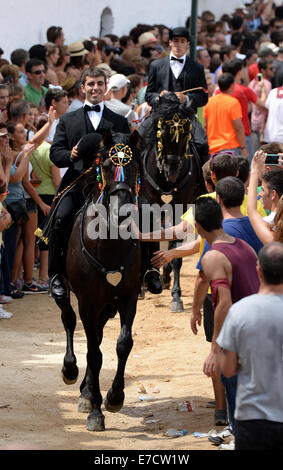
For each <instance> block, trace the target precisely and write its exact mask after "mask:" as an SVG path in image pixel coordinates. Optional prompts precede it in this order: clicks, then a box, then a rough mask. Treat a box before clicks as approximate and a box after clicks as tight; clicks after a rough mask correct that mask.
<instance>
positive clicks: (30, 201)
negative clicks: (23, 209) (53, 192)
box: [26, 197, 37, 213]
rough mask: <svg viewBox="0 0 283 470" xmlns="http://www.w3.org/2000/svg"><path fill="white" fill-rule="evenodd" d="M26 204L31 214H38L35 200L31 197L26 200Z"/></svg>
mask: <svg viewBox="0 0 283 470" xmlns="http://www.w3.org/2000/svg"><path fill="white" fill-rule="evenodd" d="M26 203H27V211H28V212H29V213H36V212H37V204H36V202H35V200H34V199H32V198H31V197H27V198H26Z"/></svg>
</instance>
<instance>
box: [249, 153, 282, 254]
mask: <svg viewBox="0 0 283 470" xmlns="http://www.w3.org/2000/svg"><path fill="white" fill-rule="evenodd" d="M266 157H267V154H266V153H265V152H264V151H263V150H258V151H257V152H256V153H255V155H254V157H253V159H252V164H251V175H250V183H249V192H248V202H247V212H248V216H249V219H250V222H251V224H252V226H253V229H254V231H255V233H256V235H257V236H258V238H259V239H260V241H261V242H262V243H263V244H264V245H265V244H267V243H270V242H273V241H279V242H281V243H283V167H282V169H281V168H276V169H274V170H272V171H267V172H266V168H265V162H266ZM278 161H279V162H280V160H279V158H278ZM259 180H261V182H262V186H261V191H260V196H261V200H262V203H263V207H264V209H265V210H270V211H271V214H272V215H273V217H272V219H271V220H269V223H267V221H265V220H264V219H263V218H262V217H261V215H260V214H259V213H258V211H257V209H256V206H257V197H258V194H257V189H258V183H259Z"/></svg>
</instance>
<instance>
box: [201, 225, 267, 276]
mask: <svg viewBox="0 0 283 470" xmlns="http://www.w3.org/2000/svg"><path fill="white" fill-rule="evenodd" d="M222 227H223V229H224V231H225V232H226V233H227V234H228V235H231V237H235V238H240V239H241V240H244V241H245V242H247V243H248V244H249V245H250V246H251V247H252V248H253V249H254V250H255V252H256V253H258V252H259V250H260V249H261V248H262V246H263V244H262V243H261V241H260V240H259V239H258V237H257V236H256V233H255V231H254V229H253V227H252V225H251V223H250V220H249V218H248V217H247V216H245V217H239V218H236V219H225V220H223V223H222ZM209 248H210V246H209V244H208V243H207V241H206V240H205V242H204V247H203V252H202V255H201V257H200V259H199V261H198V264H197V266H196V268H197V269H199V270H201V271H202V265H201V260H202V258H203V256H204V255H205V253H206V252H207V251H208V250H209Z"/></svg>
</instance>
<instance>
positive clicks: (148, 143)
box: [140, 93, 209, 312]
mask: <svg viewBox="0 0 283 470" xmlns="http://www.w3.org/2000/svg"><path fill="white" fill-rule="evenodd" d="M141 135H142V137H143V139H144V140H145V150H144V151H143V152H142V155H141V190H140V204H150V205H153V204H157V205H158V206H162V205H164V204H170V206H171V207H173V208H176V207H177V206H178V215H177V213H175V212H174V211H173V217H172V218H171V221H170V222H171V224H172V225H176V224H178V223H180V214H183V213H184V212H185V211H186V210H187V205H188V204H190V203H192V202H193V201H194V199H196V198H197V197H198V196H199V195H200V194H204V193H206V188H205V184H204V180H203V175H202V165H203V164H204V163H205V161H206V160H207V158H208V154H209V148H208V144H207V138H206V134H205V132H204V131H203V129H202V128H201V127H200V124H199V123H198V122H197V121H196V119H195V117H194V111H193V110H192V109H191V108H190V106H189V104H181V103H180V101H179V99H178V98H177V96H176V95H175V93H166V94H164V95H163V96H162V97H160V98H159V100H158V101H157V102H156V103H155V105H154V106H153V109H152V111H151V114H150V116H149V118H148V119H147V120H145V122H144V126H142V127H141ZM153 217H154V214H153ZM176 217H177V218H176ZM176 243H177V242H170V244H169V247H170V248H171V247H173V246H174V245H176ZM142 248H143V260H147V261H148V260H150V259H151V257H152V254H153V252H154V251H157V250H158V249H159V245H158V244H155V243H152V242H150V243H143V244H142ZM181 265H182V260H181V258H178V259H174V260H173V261H172V262H171V263H170V265H167V266H166V267H164V271H163V272H164V280H168V279H169V280H170V272H171V271H172V270H173V272H174V284H173V287H172V291H171V293H172V303H171V311H172V312H179V311H182V310H183V303H182V301H181V288H180V269H181ZM147 269H148V270H150V265H149V264H147V265H145V266H144V267H143V272H145V271H146V270H147Z"/></svg>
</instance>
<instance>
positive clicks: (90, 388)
mask: <svg viewBox="0 0 283 470" xmlns="http://www.w3.org/2000/svg"><path fill="white" fill-rule="evenodd" d="M86 299H87V300H86ZM89 300H90V299H89V296H84V298H83V299H79V311H80V316H81V320H82V322H83V325H84V329H85V333H86V337H87V370H86V374H85V377H84V380H83V382H82V384H81V387H80V390H81V396H80V398H79V410H80V411H85V412H89V411H90V414H89V415H88V418H87V429H88V430H89V431H104V430H105V424H104V420H105V418H104V415H103V413H102V411H101V405H102V395H101V392H100V386H99V374H100V370H101V366H102V352H101V350H100V344H101V341H102V331H103V326H104V325H105V321H103V323H101V319H100V318H99V312H98V311H97V309H96V308H95V307H94V305H92V304H91V303H90V302H89ZM80 405H81V409H80ZM83 407H84V409H83Z"/></svg>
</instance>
